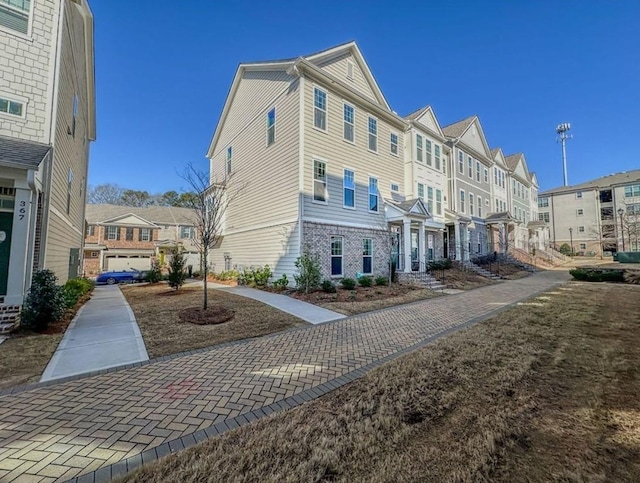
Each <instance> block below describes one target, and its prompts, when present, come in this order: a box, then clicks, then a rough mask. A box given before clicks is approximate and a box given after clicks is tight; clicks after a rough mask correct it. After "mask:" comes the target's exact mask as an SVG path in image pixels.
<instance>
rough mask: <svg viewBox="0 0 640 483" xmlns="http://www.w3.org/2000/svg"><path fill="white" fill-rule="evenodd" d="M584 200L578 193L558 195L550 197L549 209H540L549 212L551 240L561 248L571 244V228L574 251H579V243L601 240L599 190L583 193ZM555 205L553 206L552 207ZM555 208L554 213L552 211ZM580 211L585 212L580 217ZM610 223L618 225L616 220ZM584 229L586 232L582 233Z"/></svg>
mask: <svg viewBox="0 0 640 483" xmlns="http://www.w3.org/2000/svg"><path fill="white" fill-rule="evenodd" d="M581 193H582V198H578V197H577V196H576V192H575V191H574V192H571V193H564V194H556V195H553V196H548V198H549V207H548V208H540V211H541V212H549V213H550V215H549V216H550V217H551V220H550V221H551V223H549V225H550V228H551V238H552V240H555V242H556V244H557V245H558V246H559V245H561V244H562V243H565V242H566V243H569V242H570V239H571V237H570V236H569V228H572V229H573V242H574V249H575V251H578V249H577V248H578V246H577V245H576V244H577V243H580V242H587V241H590V240H593V241H597V240H598V238H599V235H598V233H599V229H598V221H599V220H598V219H599V217H600V213H599V205H598V200H597V196H598V190H588V191H582V192H581ZM552 205H553V206H552ZM552 208H553V211H552ZM578 209H581V210H583V214H582V215H578ZM615 216H616V215H614V219H613V220H611V221H609V223H611V224H615V225H616V226H618V223H616V221H617V220H616V219H615ZM580 227H584V231H583V232H581V231H580Z"/></svg>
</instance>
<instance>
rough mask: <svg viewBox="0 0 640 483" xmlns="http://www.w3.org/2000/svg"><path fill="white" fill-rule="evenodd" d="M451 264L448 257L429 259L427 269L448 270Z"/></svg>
mask: <svg viewBox="0 0 640 483" xmlns="http://www.w3.org/2000/svg"><path fill="white" fill-rule="evenodd" d="M452 265H453V262H452V261H451V259H450V258H443V259H441V260H431V261H430V262H429V270H448V269H450V268H451V266H452Z"/></svg>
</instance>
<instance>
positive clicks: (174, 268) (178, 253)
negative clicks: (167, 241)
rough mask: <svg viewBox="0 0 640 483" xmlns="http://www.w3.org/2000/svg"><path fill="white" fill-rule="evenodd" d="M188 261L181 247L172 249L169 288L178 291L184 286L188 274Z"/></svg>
mask: <svg viewBox="0 0 640 483" xmlns="http://www.w3.org/2000/svg"><path fill="white" fill-rule="evenodd" d="M186 262H187V261H186V260H185V258H184V254H183V253H182V250H181V249H180V247H177V248H172V249H171V259H170V260H169V267H168V268H169V277H168V282H169V286H170V287H171V288H173V289H175V290H178V289H179V288H180V287H182V285H183V284H184V281H185V279H186V278H187V272H186V270H185V268H186V264H187V263H186Z"/></svg>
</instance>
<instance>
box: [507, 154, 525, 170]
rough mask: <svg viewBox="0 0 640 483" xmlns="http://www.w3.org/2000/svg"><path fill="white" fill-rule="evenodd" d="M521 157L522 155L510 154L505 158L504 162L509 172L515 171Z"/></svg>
mask: <svg viewBox="0 0 640 483" xmlns="http://www.w3.org/2000/svg"><path fill="white" fill-rule="evenodd" d="M521 157H522V153H516V154H510V155H509V156H505V157H504V160H505V162H506V163H507V168H509V169H510V170H511V171H514V170H515V169H516V166H518V161H520V158H521Z"/></svg>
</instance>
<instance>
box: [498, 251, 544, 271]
mask: <svg viewBox="0 0 640 483" xmlns="http://www.w3.org/2000/svg"><path fill="white" fill-rule="evenodd" d="M501 257H502V259H501V260H502V261H504V262H507V263H511V264H512V265H515V266H516V267H518V268H520V269H522V270H526V271H527V272H531V273H533V272H536V271H537V269H536V267H534V266H533V265H532V264H531V263H530V262H531V261H532V257H531V255H529V254H528V253H527V252H526V251H524V250H522V249H520V248H510V249H509V253H507V254H504V255H501Z"/></svg>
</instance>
